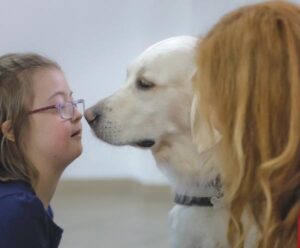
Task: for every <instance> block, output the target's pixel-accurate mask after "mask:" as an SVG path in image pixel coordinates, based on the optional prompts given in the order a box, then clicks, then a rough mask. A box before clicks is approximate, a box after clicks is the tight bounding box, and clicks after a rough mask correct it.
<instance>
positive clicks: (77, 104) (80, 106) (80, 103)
mask: <svg viewBox="0 0 300 248" xmlns="http://www.w3.org/2000/svg"><path fill="white" fill-rule="evenodd" d="M75 108H76V110H77V111H78V112H79V113H81V114H83V113H84V109H85V106H84V100H83V99H79V100H76V101H67V102H64V103H57V104H55V105H50V106H46V107H43V108H38V109H34V110H31V111H30V112H28V114H29V115H31V114H34V113H38V112H42V111H45V110H48V109H57V111H58V113H59V114H60V117H61V118H62V119H65V120H68V119H73V117H74V113H75Z"/></svg>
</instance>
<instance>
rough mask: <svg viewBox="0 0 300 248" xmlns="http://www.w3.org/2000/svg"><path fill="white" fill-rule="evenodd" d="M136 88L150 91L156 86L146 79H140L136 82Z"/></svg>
mask: <svg viewBox="0 0 300 248" xmlns="http://www.w3.org/2000/svg"><path fill="white" fill-rule="evenodd" d="M136 86H137V88H138V89H141V90H149V89H151V88H153V87H154V86H155V84H154V83H152V82H150V81H147V80H145V79H140V78H138V79H137V81H136Z"/></svg>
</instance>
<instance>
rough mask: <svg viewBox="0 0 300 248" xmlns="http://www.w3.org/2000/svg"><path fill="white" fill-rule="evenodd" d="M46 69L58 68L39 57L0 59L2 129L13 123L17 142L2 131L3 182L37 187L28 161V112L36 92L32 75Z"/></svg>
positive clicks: (0, 172) (0, 161)
mask: <svg viewBox="0 0 300 248" xmlns="http://www.w3.org/2000/svg"><path fill="white" fill-rule="evenodd" d="M46 67H54V68H57V69H59V66H58V65H57V64H56V63H55V62H53V61H51V60H49V59H47V58H45V57H42V56H40V55H38V54H31V53H28V54H7V55H4V56H2V57H0V125H1V124H2V123H4V122H5V121H7V120H9V121H11V124H12V126H11V129H12V131H13V133H14V137H15V142H13V141H10V140H9V139H7V138H6V137H5V136H4V134H3V133H2V132H1V130H0V141H1V146H0V180H2V181H5V180H23V181H27V182H29V183H30V184H32V185H33V184H34V183H35V182H36V180H37V177H38V172H37V170H36V169H35V168H34V166H32V164H31V163H30V161H29V160H28V159H27V158H26V152H25V150H26V147H25V145H26V144H25V137H26V129H27V128H28V114H27V113H28V111H29V110H30V109H29V108H30V107H31V106H32V101H33V97H34V92H33V88H32V77H33V74H34V73H35V72H36V71H37V70H39V69H41V68H46Z"/></svg>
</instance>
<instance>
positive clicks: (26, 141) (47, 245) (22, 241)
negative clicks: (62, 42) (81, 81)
mask: <svg viewBox="0 0 300 248" xmlns="http://www.w3.org/2000/svg"><path fill="white" fill-rule="evenodd" d="M82 105H84V101H83V100H77V101H74V100H73V98H72V91H71V90H70V88H69V86H68V83H67V81H66V79H65V78H64V74H63V72H62V71H61V69H60V67H59V66H58V65H57V64H56V63H54V62H52V61H50V60H49V59H46V58H44V57H42V56H39V55H37V54H9V55H6V56H3V57H0V127H1V129H0V139H1V149H0V247H3V248H4V247H5V248H21V247H22V248H41V247H43V248H55V247H58V245H59V242H60V239H61V235H62V229H61V228H60V227H58V226H57V225H56V224H55V223H54V222H53V220H52V218H53V214H52V211H51V207H50V205H49V203H50V200H51V198H52V196H53V194H54V192H55V189H56V186H57V183H58V181H59V178H60V176H61V174H62V172H63V171H64V169H65V168H66V167H67V165H68V164H70V163H71V162H72V161H73V160H74V159H75V158H77V157H78V156H79V155H80V154H81V151H82V145H81V122H80V121H81V117H82V112H81V111H79V110H80V109H79V107H83V106H82ZM82 110H83V109H82Z"/></svg>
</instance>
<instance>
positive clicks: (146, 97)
mask: <svg viewBox="0 0 300 248" xmlns="http://www.w3.org/2000/svg"><path fill="white" fill-rule="evenodd" d="M196 43H197V39H196V38H193V37H187V36H180V37H173V38H169V39H167V40H163V41H161V42H159V43H156V44H154V45H153V46H151V47H150V48H148V49H147V50H145V51H144V52H143V53H142V54H141V55H140V56H139V57H137V58H136V59H135V60H134V62H133V63H132V64H131V65H130V66H129V67H128V75H127V80H126V85H125V87H124V88H122V89H121V90H119V91H117V92H116V93H115V94H113V95H112V96H110V97H108V98H106V99H104V100H102V101H100V102H98V103H97V104H96V105H94V106H92V107H91V108H89V109H88V110H87V111H86V112H85V117H86V119H87V121H88V122H89V124H90V126H91V127H92V129H93V131H94V133H95V134H96V136H97V137H98V138H100V139H102V140H104V141H106V142H108V143H110V144H113V145H119V146H120V145H132V146H138V147H142V148H150V149H151V151H152V153H153V155H154V157H155V159H156V161H157V164H158V166H159V168H160V169H161V170H162V171H163V172H164V173H165V174H166V176H167V177H168V178H169V180H170V182H171V185H172V188H173V190H174V191H175V193H176V197H175V204H176V205H175V207H174V208H173V209H172V210H171V212H170V226H171V246H172V247H173V248H200V247H201V248H217V247H219V248H221V247H222V248H224V247H228V244H227V238H226V234H227V222H228V213H227V211H226V209H225V208H224V207H222V204H221V202H222V200H221V196H222V187H221V184H220V179H219V176H218V161H217V157H216V155H215V149H214V146H213V144H215V143H216V142H217V140H216V139H211V137H212V136H210V132H209V130H208V128H207V126H206V124H205V123H206V122H205V120H203V130H202V134H203V137H200V138H202V139H203V144H200V146H199V147H198V148H197V147H196V145H195V144H194V143H193V140H192V135H191V118H190V115H191V106H192V100H193V99H192V98H193V93H192V79H193V76H194V75H195V73H196V65H195V61H194V60H195V58H194V55H195V50H194V49H195V46H196ZM198 138H199V137H198Z"/></svg>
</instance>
